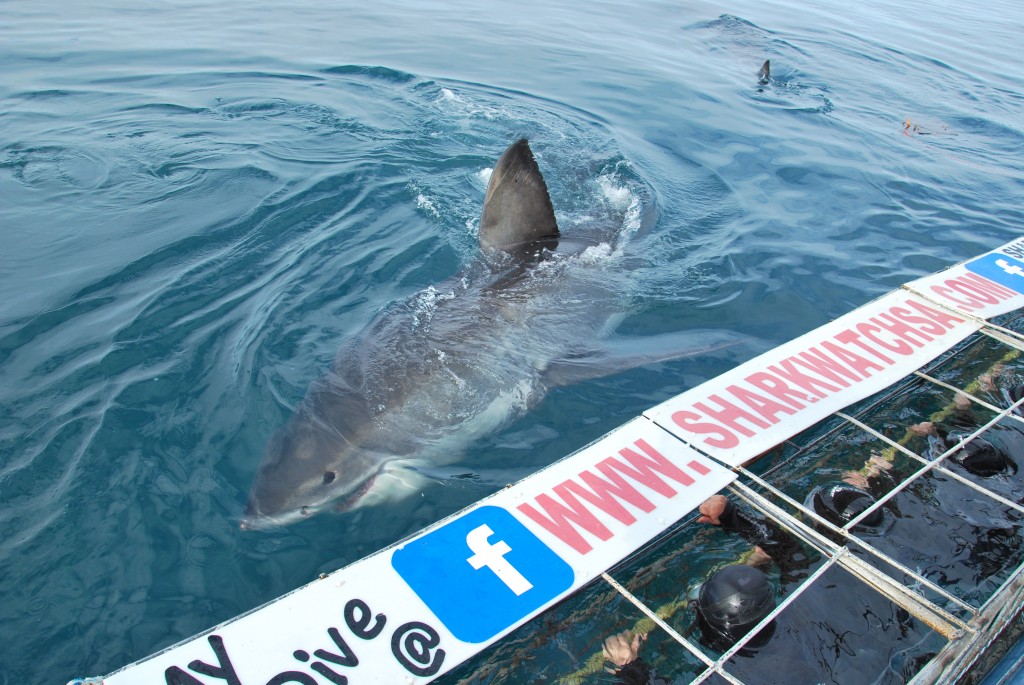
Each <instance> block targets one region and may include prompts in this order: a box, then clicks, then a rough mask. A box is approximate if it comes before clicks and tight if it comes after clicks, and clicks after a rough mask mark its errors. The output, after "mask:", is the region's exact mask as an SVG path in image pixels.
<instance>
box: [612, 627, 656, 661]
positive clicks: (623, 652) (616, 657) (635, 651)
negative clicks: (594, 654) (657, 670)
mask: <svg viewBox="0 0 1024 685" xmlns="http://www.w3.org/2000/svg"><path fill="white" fill-rule="evenodd" d="M646 639H647V635H645V634H643V633H638V634H636V635H634V634H633V631H632V630H624V631H622V632H621V633H617V634H615V635H612V636H611V637H610V638H608V639H607V640H605V641H604V658H605V659H607V660H608V661H610V662H612V663H613V664H615V665H616V666H618V667H619V668H621V667H623V666H625V665H626V664H629V663H632V662H634V661H636V660H637V657H638V656H639V654H640V645H642V644H643V643H644V640H646Z"/></svg>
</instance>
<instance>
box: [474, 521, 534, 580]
mask: <svg viewBox="0 0 1024 685" xmlns="http://www.w3.org/2000/svg"><path fill="white" fill-rule="evenodd" d="M492 535H494V531H493V530H491V527H490V526H488V525H487V524H486V523H485V524H484V525H482V526H478V527H476V528H474V529H473V530H471V531H469V535H467V536H466V545H467V546H468V547H469V549H470V551H471V552H473V556H471V557H469V558H468V559H466V561H468V562H469V565H470V566H472V567H473V568H475V569H477V570H480V569H481V568H483V567H484V566H486V567H487V568H489V569H491V571H493V572H494V575H496V576H498V580H500V581H501V582H503V583H505V585H507V586H508V589H509V590H511V591H512V592H514V593H516V595H521V594H523V593H524V592H526V591H527V590H529V589H530V588H532V587H533V583H531V582H530V581H528V580H527V579H526V578H524V577H523V574H522V573H520V572H519V571H517V570H516V568H515V567H514V566H513V565H512V564H510V563H509V562H508V561H507V560H506V559H505V555H506V554H508V553H509V552H511V551H512V548H511V547H509V546H508V543H506V542H505V541H504V540H498V541H497V542H496V543H495V544H493V545H492V544H489V543H488V542H487V538H489V537H491V536H492Z"/></svg>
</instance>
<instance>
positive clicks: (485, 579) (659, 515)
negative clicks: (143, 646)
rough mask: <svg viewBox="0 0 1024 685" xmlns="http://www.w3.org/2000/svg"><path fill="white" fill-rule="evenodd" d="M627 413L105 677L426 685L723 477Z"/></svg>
mask: <svg viewBox="0 0 1024 685" xmlns="http://www.w3.org/2000/svg"><path fill="white" fill-rule="evenodd" d="M734 478H735V476H734V474H732V473H731V472H730V471H728V470H727V469H725V468H723V467H721V466H719V465H717V464H715V463H714V462H713V461H711V460H710V459H707V458H706V457H703V456H701V455H700V454H698V453H697V452H695V451H693V450H692V449H690V448H688V447H687V446H685V445H684V444H682V443H681V442H680V441H679V440H677V439H676V438H674V437H672V436H671V435H669V434H668V433H666V432H665V431H663V430H662V429H660V428H658V427H657V426H655V425H654V424H653V423H651V422H650V421H648V420H647V419H644V418H637V419H634V420H633V421H631V422H629V423H627V424H626V425H624V426H622V427H621V428H619V429H618V430H616V431H613V432H612V433H610V434H608V435H607V436H605V437H604V438H602V439H601V440H599V441H597V442H595V443H593V444H591V445H589V446H588V447H586V448H584V449H583V450H581V451H579V452H577V453H575V454H573V455H571V456H569V457H566V458H565V459H562V460H561V461H559V462H556V463H555V464H554V465H552V466H550V467H548V468H546V469H544V470H543V471H540V472H539V473H536V474H534V475H533V476H531V477H529V478H527V479H525V480H523V481H521V482H520V483H518V484H516V485H513V486H511V487H509V488H506V489H505V490H502V491H501V492H498V493H496V494H495V495H492V496H491V497H489V498H487V499H485V500H483V501H482V502H480V503H479V504H477V505H475V506H473V507H471V508H469V509H467V510H464V511H463V512H460V513H459V514H457V515H455V516H452V517H450V518H448V519H446V520H444V521H441V522H439V523H437V524H435V525H434V526H431V527H430V528H428V529H427V530H426V531H425V532H423V533H421V534H419V535H417V536H416V537H414V538H412V539H410V540H408V541H405V542H403V543H400V544H398V545H396V546H395V547H392V548H390V549H387V550H384V551H381V552H378V553H377V554H374V555H372V556H370V557H368V558H366V559H363V560H361V561H358V562H356V563H354V564H352V565H351V566H348V567H346V568H344V569H342V570H340V571H337V572H336V573H333V574H331V575H329V576H327V577H325V578H323V579H321V580H318V581H315V582H313V583H311V584H309V585H307V586H305V587H303V588H300V589H299V590H296V591H295V592H293V593H291V594H289V595H286V596H284V597H282V598H281V599H278V600H276V601H275V602H272V603H270V604H267V605H266V606H264V607H262V608H260V609H258V610H256V611H254V612H252V613H250V614H248V615H245V616H243V617H241V618H238V619H236V620H233V621H230V622H228V623H225V624H223V625H221V626H219V627H217V628H214V629H213V630H211V631H210V632H209V633H206V634H203V635H200V636H198V637H195V638H193V639H191V640H190V641H187V642H185V643H183V644H181V645H178V646H176V647H173V648H171V649H169V650H167V651H165V652H163V653H161V654H158V655H156V656H153V657H151V658H149V659H147V660H145V661H142V662H140V663H138V664H136V665H134V666H130V667H128V668H126V669H124V670H121V671H118V672H117V673H114V674H112V675H110V676H109V677H108V678H107V679H106V685H138V683H152V684H156V683H163V684H165V685H222V684H224V683H227V684H230V685H286V684H290V683H298V684H299V685H323V683H348V682H351V683H386V684H388V685H392V684H393V683H426V682H429V681H430V680H432V679H434V678H435V677H436V676H438V675H440V674H442V673H444V672H446V671H448V670H450V669H452V668H454V667H455V666H457V665H458V664H459V663H461V662H463V661H465V660H466V659H468V658H470V657H471V656H473V655H475V654H476V653H478V652H479V651H480V650H481V649H483V648H484V647H486V646H487V645H489V644H491V643H493V642H494V641H496V640H498V639H499V638H501V637H502V636H503V635H506V634H508V633H509V632H510V631H512V630H513V629H515V628H516V627H517V626H519V625H521V624H522V623H524V622H526V621H527V620H529V619H530V618H531V617H533V616H536V615H537V614H539V613H540V612H542V611H543V610H544V609H546V608H548V607H550V606H551V605H552V604H554V603H555V602H557V601H559V600H561V599H562V598H564V597H566V596H568V595H569V594H571V593H572V592H575V591H576V590H578V589H580V588H581V587H583V586H584V585H585V584H587V583H589V582H590V581H592V580H593V579H594V578H595V577H597V576H599V575H600V574H601V573H602V572H603V571H605V570H606V569H608V568H610V567H611V566H613V565H614V564H616V563H618V562H619V561H621V560H622V559H624V558H625V557H627V556H629V555H630V554H632V553H633V552H634V551H636V550H637V549H638V548H639V547H641V546H642V545H644V544H645V543H647V542H648V541H650V540H651V539H652V538H654V537H655V536H657V535H658V534H659V533H661V532H662V531H663V530H665V528H667V527H668V526H669V525H671V524H672V523H674V522H675V521H677V520H679V519H680V518H682V517H683V516H685V515H686V514H688V513H689V512H691V511H693V510H694V509H695V508H696V507H697V506H699V505H700V503H701V502H703V501H704V500H705V499H706V498H707V497H709V496H711V495H713V494H715V493H716V492H718V491H719V490H721V489H722V488H723V487H725V486H726V485H728V484H729V483H731V482H732V481H733V480H734Z"/></svg>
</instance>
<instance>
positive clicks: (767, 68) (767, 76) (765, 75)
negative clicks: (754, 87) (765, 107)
mask: <svg viewBox="0 0 1024 685" xmlns="http://www.w3.org/2000/svg"><path fill="white" fill-rule="evenodd" d="M757 80H758V82H759V83H768V82H769V81H771V80H772V61H771V60H770V59H766V60H765V61H764V64H762V65H761V70H760V71H759V72H757Z"/></svg>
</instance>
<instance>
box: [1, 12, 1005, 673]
mask: <svg viewBox="0 0 1024 685" xmlns="http://www.w3.org/2000/svg"><path fill="white" fill-rule="evenodd" d="M1022 32H1024V9H1021V7H1020V6H1019V5H1018V4H1016V3H1011V2H1004V1H1001V2H996V3H994V4H989V5H986V6H985V8H984V9H982V8H979V7H972V6H970V5H966V4H962V3H937V4H929V3H924V2H916V1H915V2H907V3H901V4H899V5H894V4H891V3H883V2H877V1H872V2H865V3H856V4H851V3H845V2H837V1H827V2H823V3H815V4H810V3H798V2H790V3H785V2H783V3H780V2H771V1H769V2H763V1H762V2H750V1H749V0H741V1H740V2H738V3H735V4H731V5H722V4H717V3H710V2H694V3H670V2H653V1H644V0H641V1H640V2H634V3H611V2H591V3H586V4H571V5H566V4H558V3H540V2H533V1H527V2H516V3H501V4H498V3H480V2H464V1H461V0H456V1H452V2H445V3H433V2H426V3H423V2H410V1H409V0H398V1H394V0H384V1H382V2H376V3H372V4H370V5H367V6H364V5H359V4H356V3H345V2H340V3H325V2H319V1H314V0H299V1H297V2H289V3H273V2H266V1H264V0H255V1H252V2H245V3H242V2H237V1H235V0H227V1H223V2H217V3H213V2H209V1H208V0H196V1H191V0H181V1H156V0H141V1H136V2H131V3H128V2H121V1H115V2H97V3H67V2H54V1H47V0H43V1H41V2H29V1H27V0H4V1H3V2H0V56H2V58H3V65H4V68H3V71H2V75H0V105H2V106H0V231H2V233H0V235H2V237H3V247H2V249H0V579H2V584H0V588H2V589H0V600H2V601H0V626H3V633H2V635H3V639H2V640H0V685H8V684H17V685H21V684H23V683H63V682H66V681H67V680H68V679H70V678H71V677H72V676H75V675H86V674H102V673H107V672H110V671H112V670H114V669H116V668H118V667H120V666H122V665H124V664H126V663H129V662H131V661H134V660H136V659H139V658H142V657H144V656H147V655H148V654H150V653H152V652H153V651H155V650H158V649H160V648H162V647H165V646H167V645H170V644H173V643H174V642H177V641H179V640H180V639H182V638H185V637H188V636H190V635H192V634H194V633H196V632H198V631H200V630H203V629H205V628H207V627H209V626H211V625H214V624H216V623H218V622H220V621H223V620H225V619H228V618H231V617H233V616H235V615H237V614H239V613H241V612H244V611H246V610H248V609H251V608H253V607H255V606H257V605H259V604H261V603H263V602H266V601H268V600H270V599H273V598H274V597H277V596H278V595H280V594H282V593H284V592H287V591H289V590H291V589H293V588H295V587H297V586H299V585H301V584H303V583H305V582H308V581H309V580H311V579H313V578H315V577H316V576H317V575H318V574H319V573H323V572H329V571H333V570H335V569H337V568H340V567H341V566H344V565H345V564H347V563H350V562H352V561H354V560H356V559H358V558H360V557H362V556H364V555H366V554H368V553H370V552H373V551H375V550H377V549H379V548H381V547H383V546H385V545H387V544H390V543H392V542H394V541H396V540H398V539H401V538H402V537H404V536H406V535H408V534H410V533H412V532H414V531H416V530H418V529H420V528H421V527H423V526H424V525H427V524H429V523H431V522H433V521H435V520H437V519H439V518H441V517H443V516H445V515H447V514H449V513H452V512H454V511H457V510H458V509H460V508H462V507H464V506H466V505H468V504H470V503H471V502H473V501H475V500H477V499H479V498H481V497H483V496H485V495H486V494H488V493H490V492H492V491H493V490H494V489H495V488H497V487H500V485H501V484H503V483H505V482H509V481H510V480H514V479H516V478H519V477H522V476H524V475H526V474H528V473H530V472H531V471H533V470H534V469H537V468H539V467H541V466H543V465H545V464H548V463H550V462H552V461H554V460H555V459H557V458H559V457H561V456H563V455H565V454H567V453H569V452H571V451H572V450H574V449H576V448H578V447H580V446H582V445H584V444H586V443H587V442H589V441H590V440H592V439H594V438H596V437H598V436H600V435H602V434H603V433H605V432H607V431H608V430H611V429H612V428H614V427H616V426H618V425H620V424H621V423H623V422H625V421H626V420H628V419H629V418H632V417H633V416H635V415H636V414H638V413H639V412H640V411H642V410H643V409H645V408H647V407H649V406H651V405H652V404H654V403H657V402H659V401H661V400H663V399H666V398H668V397H670V396H672V395H674V394H676V393H678V392H681V391H683V390H685V389H687V388H690V387H692V386H694V385H696V384H698V383H700V382H703V381H704V380H707V379H709V378H711V377H713V376H715V375H717V374H718V373H721V372H722V371H724V370H726V369H728V368H730V367H731V366H732V365H733V364H735V363H736V362H738V361H740V360H742V359H743V358H744V355H746V356H750V355H753V354H754V353H755V352H756V351H757V349H756V348H758V347H759V346H760V347H764V346H769V345H773V344H777V343H781V342H784V341H787V340H789V339H791V338H793V337H795V336H797V335H799V334H801V333H803V332H805V331H807V330H809V329H811V328H813V327H816V326H818V325H821V324H822V323H825V322H827V321H828V320H830V319H832V318H835V317H837V316H839V315H842V314H844V313H845V312H847V311H849V310H850V309H851V308H853V307H855V306H857V305H860V304H863V303H865V302H867V301H868V300H870V299H872V298H873V297H875V296H877V295H880V294H882V293H884V292H887V291H888V290H891V289H892V288H894V287H896V286H898V285H899V284H901V283H903V282H905V281H908V280H911V279H913V278H915V277H917V276H920V275H923V274H926V273H930V272H932V271H935V270H937V269H939V268H942V267H944V266H946V265H948V264H951V263H953V262H956V261H960V260H962V259H965V258H967V257H970V256H973V255H975V254H978V253H980V252H983V251H986V250H988V249H991V248H993V247H995V246H997V245H1000V244H1002V243H1004V242H1006V241H1007V240H1009V239H1011V238H1014V237H1016V236H1018V235H1019V234H1020V233H1021V230H1022V227H1024V220H1022V219H1024V202H1022V200H1024V78H1022V76H1021V74H1022V73H1024V56H1022V55H1021V52H1020V50H1019V36H1020V35H1021V33H1022ZM765 59H770V60H771V63H772V79H771V81H770V82H768V83H767V84H759V83H758V79H757V71H758V68H759V67H760V65H761V63H762V62H763V61H764V60H765ZM522 136H526V137H528V138H529V139H530V140H531V144H532V145H533V148H534V150H535V152H536V153H537V157H538V162H539V163H540V166H541V168H542V170H543V171H544V173H545V175H546V177H547V180H548V185H549V188H550V190H551V194H552V199H553V202H554V205H555V208H556V213H557V216H558V220H559V223H560V226H561V227H562V229H563V232H565V233H570V232H571V231H572V230H581V231H585V230H586V229H587V227H588V226H590V225H592V224H593V223H594V222H597V221H601V220H603V219H606V218H607V217H609V216H613V217H617V218H618V220H620V221H628V220H629V217H631V216H633V214H631V213H635V215H636V216H639V217H645V218H646V222H641V223H643V227H642V230H641V229H640V228H639V227H638V228H637V230H635V231H633V234H632V235H631V238H630V241H629V246H628V250H627V251H626V254H625V256H624V257H623V259H622V260H621V263H620V264H619V265H618V266H619V267H621V270H620V272H617V275H616V276H615V283H616V285H617V287H618V288H619V289H620V290H621V295H622V296H621V309H622V311H621V314H622V315H623V317H622V318H623V320H622V323H621V325H620V326H619V328H618V335H620V336H622V337H621V338H619V340H620V341H622V342H624V344H626V345H628V344H629V343H628V341H629V340H630V339H631V337H632V339H634V340H639V339H640V338H646V337H649V336H653V335H660V334H672V333H678V332H685V331H687V330H696V329H717V330H720V331H725V332H728V333H731V334H735V335H737V336H739V335H742V336H747V337H749V338H750V339H751V340H754V341H756V345H751V346H747V347H738V348H736V349H733V350H731V351H730V352H728V353H722V354H709V355H701V356H697V357H690V358H686V359H682V360H676V361H665V362H660V363H657V364H651V365H648V366H644V367H641V368H634V369H632V370H626V371H622V372H620V373H616V374H613V375H610V376H607V377H603V378H598V379H594V380H588V381H586V382H581V383H578V384H575V385H571V386H568V387H563V388H559V389H557V390H554V391H553V392H551V393H550V394H549V395H548V396H547V397H546V398H545V400H544V401H543V402H542V403H541V404H540V405H539V406H537V407H536V408H535V409H533V410H532V411H531V412H529V413H528V414H527V415H526V416H524V417H523V418H521V419H519V420H517V421H515V422H514V423H512V424H511V425H509V426H507V427H505V428H503V429H502V430H500V431H499V432H497V433H494V434H491V435H488V436H486V437H484V438H481V439H480V440H478V441H476V442H475V443H474V444H473V445H472V446H471V448H470V449H469V450H468V451H467V453H466V454H465V455H464V456H463V457H462V458H461V459H460V461H459V462H458V463H457V465H456V466H457V468H453V469H452V470H450V471H449V472H447V475H445V474H444V473H439V474H436V476H435V478H434V480H433V482H432V483H431V485H430V486H429V487H427V489H426V490H424V491H423V493H422V495H420V496H417V497H414V498H411V499H409V500H407V501H406V502H404V503H402V504H401V505H396V506H390V507H378V508H363V509H359V510H357V511H354V512H348V513H345V514H332V513H326V514H323V515H320V516H316V517H313V518H311V519H310V520H307V521H303V522H302V523H300V524H297V525H294V526H290V527H287V528H282V529H275V530H267V531H242V530H240V529H239V525H238V524H239V520H240V518H241V515H242V509H243V507H244V504H245V500H246V496H247V492H248V489H249V486H250V483H251V481H252V478H253V475H254V473H255V471H256V467H257V464H258V462H259V458H260V455H261V453H262V451H263V448H264V445H265V444H266V443H267V440H268V439H269V437H270V436H271V435H272V434H273V432H274V431H275V429H277V428H279V427H280V426H281V425H283V423H284V422H285V421H286V420H287V417H288V416H289V415H290V413H291V412H292V410H294V408H295V407H296V406H297V405H298V403H299V402H300V401H301V400H302V397H303V396H304V394H305V390H306V387H307V386H308V384H309V383H310V382H312V381H313V380H315V379H316V378H317V377H318V376H320V375H322V374H323V373H324V372H325V371H326V370H327V369H328V368H329V367H330V365H331V361H332V360H333V358H334V356H335V354H336V353H337V350H338V348H339V347H340V345H341V344H342V343H344V341H346V340H348V339H351V338H352V336H354V335H356V334H358V333H359V332H360V331H361V330H363V329H364V328H365V327H366V326H367V324H368V323H369V322H370V321H371V320H372V319H373V317H374V316H375V315H376V314H377V313H379V312H380V311H382V310H384V309H385V308H386V307H387V306H388V305H389V304H391V303H394V302H396V301H402V300H405V299H407V298H410V297H414V296H415V295H416V294H417V293H422V292H423V291H424V290H425V289H427V288H428V287H429V286H430V285H431V284H433V283H437V282H439V281H441V280H443V279H445V278H447V277H449V276H451V275H452V274H455V273H457V272H458V271H459V269H460V268H461V267H462V266H464V265H466V264H467V263H469V262H471V261H472V260H473V257H474V255H475V253H476V237H475V231H476V226H477V221H478V219H479V211H480V204H481V201H482V198H483V192H484V188H485V183H486V176H487V171H488V169H489V168H490V167H491V166H492V165H493V164H494V161H495V159H496V158H497V156H498V155H500V153H501V151H502V150H503V149H504V147H505V146H506V145H508V144H509V143H510V142H512V141H513V140H516V139H517V138H519V137H522ZM638 226H639V224H638ZM552 315H553V316H557V312H552Z"/></svg>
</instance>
